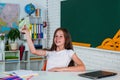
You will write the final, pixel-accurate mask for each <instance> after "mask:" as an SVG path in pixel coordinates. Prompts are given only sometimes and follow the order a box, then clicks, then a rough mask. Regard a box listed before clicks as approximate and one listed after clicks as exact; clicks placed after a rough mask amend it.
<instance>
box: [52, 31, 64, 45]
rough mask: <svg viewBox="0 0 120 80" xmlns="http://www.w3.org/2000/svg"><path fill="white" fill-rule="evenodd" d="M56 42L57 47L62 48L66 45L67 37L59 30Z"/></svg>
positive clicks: (55, 38)
mask: <svg viewBox="0 0 120 80" xmlns="http://www.w3.org/2000/svg"><path fill="white" fill-rule="evenodd" d="M54 42H55V44H56V46H57V47H60V46H62V47H63V46H64V44H65V37H64V33H63V31H62V30H58V31H57V32H56V34H55V37H54Z"/></svg>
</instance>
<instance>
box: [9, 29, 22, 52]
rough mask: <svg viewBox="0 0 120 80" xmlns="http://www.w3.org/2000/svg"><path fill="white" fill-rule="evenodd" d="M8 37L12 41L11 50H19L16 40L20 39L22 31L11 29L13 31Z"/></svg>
mask: <svg viewBox="0 0 120 80" xmlns="http://www.w3.org/2000/svg"><path fill="white" fill-rule="evenodd" d="M7 37H8V39H9V40H10V41H11V43H10V48H11V50H17V49H18V44H17V42H16V40H17V39H19V38H20V31H19V30H18V29H17V28H11V30H10V31H9V32H8V35H7Z"/></svg>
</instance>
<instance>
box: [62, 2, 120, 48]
mask: <svg viewBox="0 0 120 80" xmlns="http://www.w3.org/2000/svg"><path fill="white" fill-rule="evenodd" d="M61 27H63V28H66V29H68V31H69V32H70V34H71V37H72V41H74V42H81V43H89V44H91V47H97V46H99V45H100V44H101V43H102V41H103V40H104V39H105V38H108V37H109V38H113V36H114V35H115V34H116V32H117V31H118V29H120V0H66V1H62V2H61Z"/></svg>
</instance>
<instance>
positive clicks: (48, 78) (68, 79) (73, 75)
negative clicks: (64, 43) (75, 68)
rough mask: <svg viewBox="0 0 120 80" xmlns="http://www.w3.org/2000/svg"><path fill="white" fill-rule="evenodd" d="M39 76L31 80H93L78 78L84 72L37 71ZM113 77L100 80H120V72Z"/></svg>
mask: <svg viewBox="0 0 120 80" xmlns="http://www.w3.org/2000/svg"><path fill="white" fill-rule="evenodd" d="M37 73H38V74H39V75H38V76H33V77H32V78H31V79H30V80H93V79H88V78H84V77H80V76H78V74H81V73H82V72H47V71H37ZM117 73H118V74H117V75H115V76H111V77H106V78H101V79H98V80H120V72H117Z"/></svg>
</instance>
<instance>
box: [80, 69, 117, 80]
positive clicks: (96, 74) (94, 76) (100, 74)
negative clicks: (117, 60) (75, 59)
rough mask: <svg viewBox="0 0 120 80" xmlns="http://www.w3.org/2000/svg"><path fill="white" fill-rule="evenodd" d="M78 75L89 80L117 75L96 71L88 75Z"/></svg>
mask: <svg viewBox="0 0 120 80" xmlns="http://www.w3.org/2000/svg"><path fill="white" fill-rule="evenodd" d="M78 75H79V76H81V77H86V78H90V79H99V78H104V77H109V76H114V75H117V73H115V72H109V71H103V70H98V71H93V72H88V73H83V74H78Z"/></svg>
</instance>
